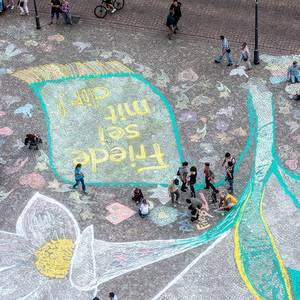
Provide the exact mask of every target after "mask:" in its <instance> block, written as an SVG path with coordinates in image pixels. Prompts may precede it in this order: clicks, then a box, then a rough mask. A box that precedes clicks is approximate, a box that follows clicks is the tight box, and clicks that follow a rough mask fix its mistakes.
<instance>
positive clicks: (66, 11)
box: [61, 0, 72, 25]
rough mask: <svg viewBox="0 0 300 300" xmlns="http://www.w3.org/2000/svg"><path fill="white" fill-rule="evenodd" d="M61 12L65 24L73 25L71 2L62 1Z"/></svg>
mask: <svg viewBox="0 0 300 300" xmlns="http://www.w3.org/2000/svg"><path fill="white" fill-rule="evenodd" d="M61 11H62V14H63V17H64V20H65V24H69V25H72V16H71V8H70V3H69V1H67V0H62V5H61Z"/></svg>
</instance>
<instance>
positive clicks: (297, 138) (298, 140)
mask: <svg viewBox="0 0 300 300" xmlns="http://www.w3.org/2000/svg"><path fill="white" fill-rule="evenodd" d="M292 139H293V140H294V141H295V142H296V143H297V144H300V134H298V135H295V136H292Z"/></svg>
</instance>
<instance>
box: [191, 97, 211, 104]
mask: <svg viewBox="0 0 300 300" xmlns="http://www.w3.org/2000/svg"><path fill="white" fill-rule="evenodd" d="M211 103H213V99H212V98H209V97H207V96H204V95H198V96H197V97H195V98H193V99H192V101H191V104H192V106H195V107H199V106H202V105H204V104H211Z"/></svg>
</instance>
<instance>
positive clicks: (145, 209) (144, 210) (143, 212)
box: [139, 199, 150, 218]
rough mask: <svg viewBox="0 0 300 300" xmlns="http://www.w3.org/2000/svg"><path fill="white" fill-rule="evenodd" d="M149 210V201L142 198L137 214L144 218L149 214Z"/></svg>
mask: <svg viewBox="0 0 300 300" xmlns="http://www.w3.org/2000/svg"><path fill="white" fill-rule="evenodd" d="M149 212H150V205H149V202H148V201H147V200H146V199H143V200H142V203H141V205H140V208H139V215H140V217H141V218H145V217H146V216H147V215H149Z"/></svg>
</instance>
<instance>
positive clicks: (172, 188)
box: [168, 178, 180, 207]
mask: <svg viewBox="0 0 300 300" xmlns="http://www.w3.org/2000/svg"><path fill="white" fill-rule="evenodd" d="M178 185H179V180H178V179H177V178H174V179H173V180H171V182H170V184H169V186H168V191H169V194H170V197H171V202H172V204H173V206H174V207H176V206H177V204H178V200H179V197H180V193H179V189H178Z"/></svg>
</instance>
